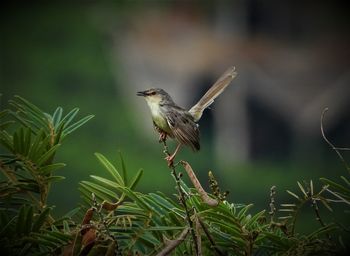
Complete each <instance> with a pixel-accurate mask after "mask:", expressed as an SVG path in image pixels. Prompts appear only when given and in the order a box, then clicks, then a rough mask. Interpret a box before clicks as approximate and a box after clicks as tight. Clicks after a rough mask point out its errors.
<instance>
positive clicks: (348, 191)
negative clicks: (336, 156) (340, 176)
mask: <svg viewBox="0 0 350 256" xmlns="http://www.w3.org/2000/svg"><path fill="white" fill-rule="evenodd" d="M320 180H321V181H322V182H323V183H325V184H328V185H329V186H331V187H333V188H335V189H337V190H339V192H341V193H344V194H345V195H348V196H350V189H348V188H346V187H344V186H343V185H340V184H338V183H336V182H334V181H331V180H329V179H326V178H320Z"/></svg>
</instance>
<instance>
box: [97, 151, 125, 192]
mask: <svg viewBox="0 0 350 256" xmlns="http://www.w3.org/2000/svg"><path fill="white" fill-rule="evenodd" d="M95 156H96V157H97V159H98V160H99V161H100V163H101V164H102V165H103V166H104V167H105V168H106V169H107V171H108V172H109V173H110V174H111V175H112V176H113V177H114V178H115V180H116V181H117V183H118V184H119V185H123V186H124V185H125V184H124V181H123V178H122V177H121V176H120V174H119V172H118V171H117V169H116V168H115V167H114V166H113V165H112V164H111V162H109V161H108V160H107V158H106V157H104V156H103V155H102V154H99V153H95Z"/></svg>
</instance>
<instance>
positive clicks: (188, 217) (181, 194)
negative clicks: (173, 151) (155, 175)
mask: <svg viewBox="0 0 350 256" xmlns="http://www.w3.org/2000/svg"><path fill="white" fill-rule="evenodd" d="M162 142H163V145H164V151H163V152H164V154H166V155H167V156H170V153H169V151H168V146H167V144H166V141H165V140H163V141H162ZM175 166H176V165H175ZM175 166H174V165H173V164H171V165H169V168H170V169H171V174H172V175H173V177H174V179H175V182H176V188H177V190H178V194H179V199H180V203H181V204H182V205H183V207H184V209H185V212H186V220H187V224H188V227H189V229H190V233H191V236H192V240H193V243H194V248H195V252H196V255H198V244H197V237H196V234H195V232H194V229H193V222H192V220H191V214H190V212H189V209H188V207H187V204H186V199H185V193H184V192H183V189H182V187H181V180H180V175H178V174H177V173H176V167H175Z"/></svg>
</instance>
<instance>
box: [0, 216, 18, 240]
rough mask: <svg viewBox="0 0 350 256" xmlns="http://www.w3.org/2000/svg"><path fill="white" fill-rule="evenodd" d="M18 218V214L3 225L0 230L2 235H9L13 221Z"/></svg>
mask: <svg viewBox="0 0 350 256" xmlns="http://www.w3.org/2000/svg"><path fill="white" fill-rule="evenodd" d="M16 220H17V216H14V217H13V218H12V219H11V220H10V221H9V222H8V223H6V225H4V227H2V229H1V231H0V237H8V235H9V232H10V228H11V226H12V225H13V223H14V222H16Z"/></svg>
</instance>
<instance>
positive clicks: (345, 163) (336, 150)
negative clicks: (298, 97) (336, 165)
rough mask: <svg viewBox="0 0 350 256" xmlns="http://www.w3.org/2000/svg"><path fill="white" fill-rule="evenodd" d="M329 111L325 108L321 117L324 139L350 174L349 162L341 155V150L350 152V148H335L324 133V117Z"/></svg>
mask: <svg viewBox="0 0 350 256" xmlns="http://www.w3.org/2000/svg"><path fill="white" fill-rule="evenodd" d="M327 111H328V108H325V109H324V110H323V112H322V115H321V133H322V137H323V139H324V140H325V141H326V142H327V144H328V145H329V146H330V147H331V148H332V149H333V150H334V151H335V152H336V153H337V155H338V157H339V158H340V160H341V161H342V162H343V164H344V166H345V168H346V169H347V170H348V171H349V172H350V166H349V165H348V164H347V162H346V161H345V159H344V157H343V155H342V154H341V153H340V151H339V150H350V149H348V148H344V149H342V148H337V147H335V146H334V145H333V144H332V143H331V142H330V141H329V140H328V139H327V137H326V135H325V133H324V129H323V119H324V116H325V114H326V112H327Z"/></svg>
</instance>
